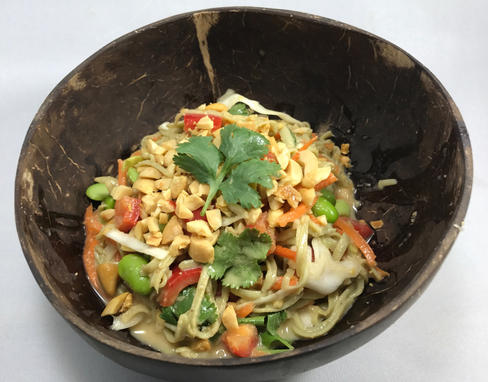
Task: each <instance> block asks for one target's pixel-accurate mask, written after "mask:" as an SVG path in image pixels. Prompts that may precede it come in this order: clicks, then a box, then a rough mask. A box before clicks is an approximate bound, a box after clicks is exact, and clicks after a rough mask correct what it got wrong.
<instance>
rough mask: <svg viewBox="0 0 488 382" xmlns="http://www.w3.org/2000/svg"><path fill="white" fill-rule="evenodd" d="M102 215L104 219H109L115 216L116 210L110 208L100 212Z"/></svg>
mask: <svg viewBox="0 0 488 382" xmlns="http://www.w3.org/2000/svg"><path fill="white" fill-rule="evenodd" d="M100 216H101V217H102V219H103V220H105V221H109V220H110V219H112V218H113V217H114V216H115V210H114V209H113V208H109V209H106V210H103V211H102V212H100Z"/></svg>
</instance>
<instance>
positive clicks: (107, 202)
mask: <svg viewBox="0 0 488 382" xmlns="http://www.w3.org/2000/svg"><path fill="white" fill-rule="evenodd" d="M114 207H115V199H114V198H112V197H111V196H107V197H106V198H105V199H103V208H104V209H106V210H107V209H110V208H114Z"/></svg>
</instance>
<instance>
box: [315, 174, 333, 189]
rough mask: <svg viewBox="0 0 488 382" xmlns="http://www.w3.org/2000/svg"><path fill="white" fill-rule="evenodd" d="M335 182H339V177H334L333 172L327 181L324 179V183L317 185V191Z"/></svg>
mask: <svg viewBox="0 0 488 382" xmlns="http://www.w3.org/2000/svg"><path fill="white" fill-rule="evenodd" d="M335 182H337V177H336V176H335V175H334V173H333V172H331V173H330V175H329V176H328V177H327V179H324V180H323V181H322V182H319V183H317V184H316V185H315V189H316V190H317V191H319V190H321V189H323V188H325V187H328V186H330V185H331V184H332V183H335Z"/></svg>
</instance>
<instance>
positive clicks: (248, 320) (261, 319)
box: [237, 316, 266, 326]
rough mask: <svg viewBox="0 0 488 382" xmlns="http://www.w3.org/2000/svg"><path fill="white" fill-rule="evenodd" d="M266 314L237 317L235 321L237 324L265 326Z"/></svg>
mask: <svg viewBox="0 0 488 382" xmlns="http://www.w3.org/2000/svg"><path fill="white" fill-rule="evenodd" d="M265 320H266V316H250V317H243V318H238V319H237V322H238V323H239V324H252V325H254V326H265Z"/></svg>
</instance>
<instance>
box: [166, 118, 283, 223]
mask: <svg viewBox="0 0 488 382" xmlns="http://www.w3.org/2000/svg"><path fill="white" fill-rule="evenodd" d="M220 138H221V144H220V147H219V148H217V147H216V146H215V145H214V144H213V143H212V138H211V137H200V136H195V137H191V138H190V139H189V140H188V142H185V143H182V144H180V145H178V147H177V148H176V152H177V155H175V156H174V158H173V161H174V163H175V164H176V165H178V166H179V167H181V168H182V169H183V170H185V171H188V172H190V173H192V174H193V176H194V177H195V178H196V179H197V180H198V181H199V182H200V183H206V184H208V185H209V186H210V192H209V194H208V196H207V200H206V202H205V205H204V207H203V208H202V211H201V215H202V216H204V215H205V212H206V210H207V208H208V206H209V205H210V203H211V202H212V200H213V198H214V197H215V195H216V194H217V192H218V191H219V190H220V191H222V196H223V197H224V199H225V201H226V202H227V203H239V204H241V205H242V207H244V208H246V209H249V208H251V207H255V208H257V207H260V206H261V198H260V197H259V194H258V192H257V191H256V190H255V189H253V188H252V187H250V186H249V185H250V184H260V185H262V186H263V187H265V188H271V187H272V186H273V183H272V180H271V177H272V176H274V177H278V176H279V171H280V169H281V168H280V166H279V165H278V164H277V163H271V162H268V161H262V160H259V159H260V158H262V157H263V156H265V155H266V154H267V153H268V145H269V141H268V140H267V139H266V138H265V137H264V136H263V135H261V134H259V133H256V132H254V131H251V130H249V129H246V128H243V127H238V126H236V125H227V126H225V127H224V128H222V129H221V133H220ZM226 177H227V179H226Z"/></svg>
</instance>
